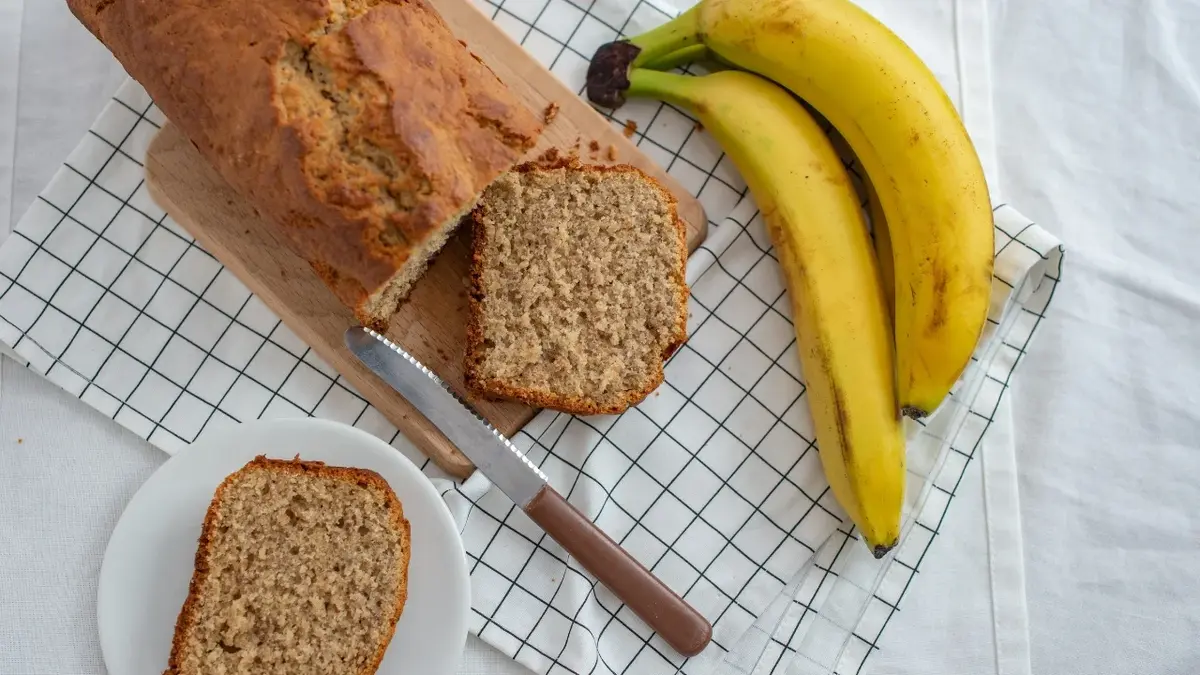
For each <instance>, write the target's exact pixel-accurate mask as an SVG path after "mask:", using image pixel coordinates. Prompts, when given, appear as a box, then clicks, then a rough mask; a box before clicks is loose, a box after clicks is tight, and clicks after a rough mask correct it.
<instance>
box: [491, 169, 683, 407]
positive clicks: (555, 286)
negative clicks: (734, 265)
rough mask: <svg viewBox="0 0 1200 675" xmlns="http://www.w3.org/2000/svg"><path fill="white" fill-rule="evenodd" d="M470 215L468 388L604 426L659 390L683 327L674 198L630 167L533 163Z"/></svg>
mask: <svg viewBox="0 0 1200 675" xmlns="http://www.w3.org/2000/svg"><path fill="white" fill-rule="evenodd" d="M474 217H475V255H474V280H473V281H474V296H473V298H472V317H471V326H470V336H469V339H468V355H467V381H468V386H470V387H471V388H472V389H473V390H475V391H476V392H477V393H481V394H484V395H490V396H493V397H504V398H515V399H518V400H522V401H525V402H527V403H529V404H531V405H536V406H544V407H552V408H556V409H560V410H566V411H569V412H576V413H580V414H596V413H617V412H620V411H622V410H624V409H626V408H628V407H629V406H630V405H632V404H634V403H636V402H638V401H640V400H642V399H643V398H645V396H646V395H647V394H649V393H650V392H651V391H652V390H654V388H656V387H657V386H658V385H659V384H661V382H662V378H663V359H664V358H666V357H667V356H669V355H670V353H671V352H672V351H674V350H675V349H676V348H677V347H678V346H679V345H680V344H682V342H683V340H684V339H685V337H686V321H687V319H686V317H687V313H686V312H687V286H686V282H685V276H684V275H685V269H684V266H685V263H686V256H687V250H686V245H685V242H684V230H683V223H682V221H680V220H679V219H678V217H677V215H676V212H675V201H674V199H673V198H672V197H671V195H670V193H668V192H667V191H666V190H664V189H663V188H662V187H661V186H659V185H658V183H657V182H655V181H654V180H653V179H651V178H649V177H648V176H646V175H645V174H643V173H642V172H640V171H638V170H637V169H634V168H633V167H629V166H616V167H597V166H580V165H578V164H569V165H567V166H557V167H550V168H545V167H541V166H538V165H524V166H522V167H519V168H518V170H515V171H513V172H510V173H508V174H506V175H504V176H503V177H501V178H500V179H499V180H498V181H497V182H496V183H494V184H493V185H492V186H490V187H489V188H488V189H487V191H485V193H484V197H483V199H482V201H481V203H480V206H479V207H478V208H477V209H476V210H475V213H474Z"/></svg>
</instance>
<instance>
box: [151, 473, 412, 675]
mask: <svg viewBox="0 0 1200 675" xmlns="http://www.w3.org/2000/svg"><path fill="white" fill-rule="evenodd" d="M408 560H409V526H408V521H407V520H405V519H404V511H403V509H402V507H401V505H400V502H399V501H398V500H397V499H396V495H395V494H394V493H393V492H392V489H391V487H390V486H388V484H387V482H386V481H384V479H383V478H382V477H380V476H379V474H377V473H375V472H373V471H367V470H364V469H349V468H340V467H330V466H325V465H324V464H322V463H321V462H304V461H300V460H299V459H297V460H294V461H286V460H273V459H266V458H265V457H258V458H256V459H254V460H253V461H251V462H250V463H249V464H247V465H246V466H244V467H243V468H241V469H240V470H238V471H237V472H235V473H233V474H231V475H230V476H229V477H227V478H226V479H225V480H224V481H223V482H222V483H221V485H220V486H219V487H218V488H217V490H216V494H215V495H214V496H213V500H212V503H211V505H210V506H209V509H208V515H207V516H206V517H205V518H204V527H203V530H202V531H201V534H200V545H199V548H198V550H197V551H196V569H195V571H194V572H193V575H192V581H191V585H190V587H189V589H188V596H187V600H186V601H185V602H184V604H183V609H182V611H180V613H179V619H178V621H177V622H176V626H175V639H174V642H173V643H172V645H171V656H170V660H169V662H168V668H167V670H166V675H254V674H257V673H325V674H327V675H369V674H370V673H374V672H375V670H376V669H377V668H378V667H379V662H380V661H382V660H383V655H384V652H385V651H386V650H387V645H388V642H389V641H391V639H392V634H393V632H394V631H395V628H396V622H397V621H398V620H399V618H400V613H401V611H402V610H403V609H404V601H405V599H406V597H407V592H408Z"/></svg>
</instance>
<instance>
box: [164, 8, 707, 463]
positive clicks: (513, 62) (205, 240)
mask: <svg viewBox="0 0 1200 675" xmlns="http://www.w3.org/2000/svg"><path fill="white" fill-rule="evenodd" d="M431 2H432V4H433V5H434V6H435V7H436V8H437V9H438V11H440V12H441V14H442V16H443V17H445V19H446V21H447V23H449V25H450V27H451V29H452V30H453V31H454V33H455V34H456V35H457V36H458V37H459V38H461V39H463V40H464V41H466V42H467V44H468V46H469V47H470V49H471V50H472V51H473V52H475V53H476V54H477V55H478V56H480V57H481V58H482V59H483V60H484V61H485V62H486V63H487V65H488V66H489V67H490V68H491V69H492V70H493V71H495V73H496V75H497V76H499V77H500V79H501V80H503V81H504V82H505V83H506V84H507V85H508V86H509V87H510V88H511V89H512V91H513V92H514V93H515V94H516V95H517V96H518V97H520V98H521V99H522V100H524V101H525V103H526V104H528V106H529V107H530V109H532V110H534V111H542V110H544V109H545V108H546V107H547V105H549V104H550V103H551V102H554V103H557V104H558V106H559V112H558V114H557V116H556V117H555V118H554V119H553V121H552V122H551V123H550V124H548V125H547V126H546V130H545V132H544V133H543V135H542V138H541V141H540V142H539V143H538V146H537V147H536V148H534V149H533V151H531V152H530V154H529V156H528V159H533V158H535V157H537V156H538V155H540V154H541V153H542V152H544V151H545V150H547V149H548V148H550V147H556V148H559V149H560V150H563V151H567V150H571V149H575V148H576V147H578V146H579V145H582V148H581V150H580V156H581V158H582V159H584V160H585V161H597V162H604V163H609V160H608V157H607V155H608V152H607V149H608V146H610V145H612V146H614V147H615V154H616V161H617V162H621V163H627V164H632V165H634V166H637V167H639V168H641V169H643V170H644V171H646V172H647V173H649V174H651V175H653V176H655V177H656V178H658V179H659V180H660V181H662V182H663V184H664V185H666V186H667V187H668V188H669V189H670V190H671V191H672V192H673V193H674V194H675V196H676V198H677V199H678V200H679V213H680V216H681V217H683V219H684V220H685V221H686V223H687V226H688V250H694V249H695V247H696V246H698V245H699V243H700V242H701V241H702V240H703V239H704V235H705V232H706V224H707V221H706V220H705V217H704V211H703V209H702V208H701V206H700V204H699V203H698V202H697V201H696V200H695V199H694V198H693V197H692V196H691V194H689V193H688V192H687V190H685V189H684V188H683V187H682V186H681V185H679V184H678V183H677V182H676V181H675V180H674V179H673V178H671V177H670V176H668V175H667V174H666V172H665V171H664V170H663V169H662V168H661V167H659V166H657V165H656V164H654V163H653V162H652V161H651V160H650V159H649V158H647V157H646V156H645V155H643V154H642V153H641V152H640V151H639V150H638V149H637V148H636V147H635V146H634V145H633V144H632V143H631V142H630V141H629V140H628V139H626V138H625V137H624V135H623V134H622V133H621V132H620V131H619V130H617V129H615V128H614V127H613V126H612V125H611V124H610V123H609V122H608V121H607V120H605V119H604V118H603V117H601V116H600V115H599V114H597V113H596V111H595V110H593V109H592V108H591V106H589V105H588V104H587V103H585V102H584V101H583V100H582V99H580V98H579V97H578V96H577V95H575V94H574V93H573V92H571V91H570V90H569V89H567V88H566V87H565V86H563V84H562V83H561V82H560V81H559V80H558V78H557V77H555V76H554V75H552V74H551V73H550V72H549V71H547V70H546V69H545V68H544V67H542V65H541V64H539V63H538V62H537V61H535V60H534V59H533V57H531V56H530V55H529V54H528V53H527V52H525V50H524V49H523V48H522V47H521V46H520V45H518V44H517V43H515V42H513V41H512V40H511V39H510V38H509V37H508V36H507V35H506V34H505V33H504V32H503V31H501V30H500V28H498V27H497V26H496V25H495V24H494V23H492V21H491V20H490V19H489V18H487V17H486V16H484V15H483V14H482V13H480V12H479V11H478V10H477V9H476V8H475V6H474V5H472V4H470V0H431ZM593 140H595V141H596V142H597V144H598V145H599V147H600V152H598V153H593V152H592V151H590V149H589V145H590V142H591V141H593ZM146 183H147V186H148V187H149V190H150V193H151V195H153V197H154V199H155V200H156V201H158V203H159V205H160V206H162V208H163V209H165V210H166V211H167V212H168V213H170V214H171V217H172V218H174V219H175V220H176V221H177V222H178V223H179V224H180V225H182V226H183V227H184V228H186V229H187V231H188V232H190V233H191V234H192V236H193V237H195V238H196V240H197V241H198V242H200V244H201V245H202V246H204V248H205V249H206V250H208V251H209V252H210V253H212V254H213V255H214V256H216V257H217V259H219V260H220V261H221V262H222V263H224V265H225V266H226V267H227V268H229V270H230V271H231V272H233V273H234V274H236V275H237V276H238V278H239V279H241V281H242V282H243V283H244V284H246V286H247V287H248V288H249V289H250V290H251V291H253V292H254V293H255V294H256V295H258V296H259V297H260V298H261V299H262V301H263V302H264V303H266V305H267V306H268V307H270V308H271V309H272V310H273V311H274V312H275V313H276V314H277V315H278V316H279V318H280V319H281V320H283V322H284V323H285V324H287V326H288V328H290V329H292V331H293V332H294V333H295V334H296V335H297V337H299V338H300V339H302V340H304V342H305V343H307V344H308V345H309V346H311V347H312V349H313V351H315V352H316V353H317V355H318V356H320V357H321V358H322V359H324V360H325V361H326V362H327V363H329V365H330V366H332V367H333V368H335V369H336V370H337V371H338V372H339V373H341V374H342V376H343V377H344V378H345V379H346V380H347V381H348V382H349V383H350V384H351V385H352V386H354V387H355V388H356V389H357V390H358V391H359V392H360V393H361V394H362V395H363V396H364V397H365V398H366V399H367V400H368V401H369V402H370V403H371V404H372V405H374V406H375V407H376V408H378V409H379V411H380V412H382V413H383V414H384V416H386V417H387V418H388V419H389V420H390V421H391V422H392V424H394V425H396V427H397V428H398V429H399V430H400V431H401V432H402V433H404V435H405V436H407V437H408V438H409V439H410V440H411V441H412V442H413V443H414V444H416V445H417V447H419V448H420V449H421V450H422V451H423V452H425V454H427V455H428V456H429V457H430V458H432V459H433V461H434V462H435V463H437V465H438V466H439V467H441V468H442V469H443V470H445V471H446V472H447V473H449V474H451V475H453V476H456V477H459V478H465V477H466V476H467V475H469V474H470V473H471V471H472V470H473V469H474V467H473V466H472V465H471V463H470V461H468V460H467V458H466V457H465V456H463V454H462V453H461V452H459V451H458V449H457V448H455V447H454V446H453V445H451V443H450V442H449V441H448V440H447V439H446V437H445V436H443V435H442V434H441V432H439V431H438V430H437V429H436V428H434V427H433V425H432V424H431V423H429V421H428V420H426V419H425V418H424V417H422V416H421V415H420V414H419V413H418V412H416V410H415V409H414V408H413V407H412V406H411V405H409V403H408V402H407V401H405V400H404V399H403V398H402V397H401V396H400V395H399V394H397V393H396V392H395V391H394V390H393V389H391V388H390V387H389V386H388V385H386V384H384V382H383V381H382V380H380V379H378V378H377V377H375V375H374V374H372V373H371V372H370V371H368V370H367V369H366V368H365V367H363V366H362V365H361V364H360V363H359V362H358V360H357V359H355V358H354V356H353V355H351V354H350V353H349V352H348V351H347V350H346V348H345V346H344V345H343V343H342V334H343V333H344V332H345V330H346V328H348V327H350V326H352V325H355V323H356V322H355V321H354V317H353V314H352V313H351V312H350V310H349V309H347V308H346V307H344V306H342V304H341V303H340V302H338V300H337V299H336V298H335V297H334V296H333V294H332V293H330V292H329V290H327V289H326V288H325V286H324V285H323V284H322V283H321V282H320V281H319V280H318V279H317V278H316V276H315V275H314V274H313V272H312V270H311V269H310V268H309V266H308V265H307V264H306V263H305V262H304V261H303V260H301V259H300V258H298V257H297V256H296V255H294V254H293V253H291V251H290V249H289V248H288V247H287V245H286V243H285V240H284V238H283V235H282V233H280V232H279V231H278V230H277V229H276V227H275V226H274V225H272V224H270V223H267V222H265V221H263V220H261V219H260V218H259V217H258V216H257V215H255V213H254V210H253V209H252V208H251V207H250V205H249V204H248V203H247V202H246V201H244V200H243V199H242V198H241V197H240V196H239V195H238V194H237V193H236V192H234V191H233V189H232V188H230V187H229V185H228V184H227V183H225V181H224V180H223V179H222V178H221V177H220V176H219V175H218V174H217V173H216V171H215V170H214V169H213V168H212V166H211V165H209V164H208V162H206V161H205V160H204V159H203V158H202V157H201V156H200V154H199V153H198V152H197V151H196V149H195V147H194V146H193V145H192V144H191V142H190V141H188V140H187V139H186V138H185V137H184V136H183V135H182V134H181V133H180V132H179V131H178V130H177V129H176V128H175V127H173V126H171V125H167V126H166V127H164V128H163V129H162V131H160V132H159V133H158V135H157V137H156V138H155V139H154V141H153V142H152V143H151V145H150V148H149V150H148V152H147V155H146ZM469 250H470V239H469V233H468V232H466V231H465V230H464V231H460V232H459V233H458V235H456V236H455V237H453V238H452V239H451V241H450V242H449V244H447V246H446V248H445V249H443V251H442V252H441V253H440V254H439V255H438V256H437V258H436V259H435V260H434V262H433V264H432V265H431V266H430V269H429V271H428V272H427V273H426V274H425V276H424V277H423V278H422V279H421V281H420V282H419V283H418V284H417V285H416V287H415V289H414V290H413V293H412V295H411V297H410V301H409V302H408V303H407V304H406V305H404V307H403V308H402V309H401V310H400V312H399V313H397V314H396V315H395V316H394V317H393V318H392V322H391V328H390V330H389V331H388V336H389V337H390V338H391V339H393V340H395V341H396V342H398V343H399V344H401V345H403V346H404V347H405V349H407V350H408V351H409V352H411V353H412V354H413V355H414V356H416V357H417V358H418V359H419V360H420V361H421V362H422V363H424V364H426V365H427V366H429V367H430V368H431V369H433V370H434V372H436V373H437V374H438V375H440V376H441V377H442V378H443V379H444V380H446V381H447V382H448V383H450V385H451V386H452V387H454V388H455V389H456V390H458V391H459V393H460V394H465V390H464V388H463V380H462V359H463V346H464V337H465V326H466V308H467V290H468V276H467V271H468V251H469ZM471 402H472V404H473V405H474V406H475V407H476V409H477V410H478V411H479V412H480V413H481V414H483V415H484V416H485V417H487V418H488V420H490V421H491V422H492V424H494V425H495V426H496V427H497V428H498V429H500V430H501V431H502V432H503V433H505V434H509V435H511V434H513V433H514V432H516V431H517V430H518V429H520V428H521V426H523V425H524V424H525V423H526V422H528V421H529V420H530V419H531V418H532V417H533V415H534V413H535V412H536V411H534V410H533V409H531V408H529V407H527V406H524V405H519V404H514V403H498V402H491V401H478V400H472V401H471Z"/></svg>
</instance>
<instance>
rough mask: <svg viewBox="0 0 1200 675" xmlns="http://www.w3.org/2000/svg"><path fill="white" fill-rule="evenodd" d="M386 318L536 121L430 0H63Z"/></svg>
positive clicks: (252, 195) (345, 291)
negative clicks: (427, 0) (252, 0)
mask: <svg viewBox="0 0 1200 675" xmlns="http://www.w3.org/2000/svg"><path fill="white" fill-rule="evenodd" d="M68 5H69V6H70V8H71V11H72V12H73V13H74V14H75V16H76V17H78V18H79V20H80V21H82V22H83V24H84V25H85V26H86V27H87V28H88V29H89V30H90V31H91V32H92V33H93V34H95V35H96V37H98V38H99V39H100V40H101V42H103V43H104V44H105V45H106V46H107V47H108V48H109V49H110V50H111V51H112V52H113V54H114V55H116V57H117V59H118V60H119V61H120V62H121V64H122V65H123V66H124V67H125V69H126V70H127V71H128V72H129V73H130V74H131V75H132V76H133V77H134V78H135V79H137V80H138V81H139V82H140V83H141V84H142V85H143V86H144V87H145V88H146V91H147V92H149V94H150V95H151V97H153V98H154V100H155V102H156V103H157V104H158V105H159V107H160V108H161V109H162V110H163V112H164V113H165V114H166V116H167V117H168V118H169V119H170V120H171V121H172V122H173V123H175V124H176V125H178V126H179V127H180V129H181V130H182V131H183V132H184V133H185V134H186V135H187V136H188V137H189V138H190V139H191V140H192V142H193V143H195V144H196V146H197V147H198V148H199V150H200V152H201V153H202V154H203V155H204V156H205V157H207V158H208V160H209V161H211V162H212V163H213V165H214V166H215V167H216V168H217V169H218V171H219V172H220V173H221V174H222V175H223V176H224V177H225V179H226V180H227V181H229V183H230V184H231V185H233V187H234V188H235V189H237V190H238V191H239V192H241V193H242V194H243V195H245V196H246V197H247V198H248V199H249V200H250V202H251V203H252V204H254V205H255V207H256V208H257V209H258V210H259V211H260V212H261V213H262V214H263V215H264V216H266V217H267V218H269V219H270V220H273V221H274V222H276V223H278V224H280V225H281V226H282V228H283V230H284V231H285V232H286V234H287V236H288V238H289V240H290V241H291V242H292V243H293V245H294V246H293V247H294V249H295V250H296V252H297V253H298V254H299V255H300V256H301V257H303V258H304V259H306V260H307V261H308V262H309V263H310V264H311V265H312V267H313V269H314V270H315V271H316V272H317V274H318V275H319V276H320V277H321V278H322V279H323V280H324V281H325V283H326V284H328V286H329V287H330V288H331V289H332V290H333V291H334V292H335V293H336V294H337V296H338V297H339V298H340V299H341V300H342V302H344V303H346V304H347V305H349V306H350V307H352V308H353V309H354V310H355V313H356V316H357V317H358V319H359V321H361V322H362V323H364V324H367V325H372V326H374V327H376V328H381V327H383V326H385V325H386V323H387V320H388V319H389V317H390V316H391V314H392V313H393V311H394V310H395V308H396V306H397V305H398V304H399V302H400V301H401V300H403V299H404V297H405V296H406V295H407V294H408V291H409V289H410V288H411V287H412V285H413V282H414V281H416V279H417V278H419V277H420V275H421V273H422V272H423V271H424V269H425V266H426V265H427V263H428V260H429V258H430V257H431V256H432V255H433V254H434V253H436V252H437V251H438V250H439V249H440V248H441V246H442V244H443V243H444V242H445V240H446V238H447V236H448V235H449V234H450V232H451V231H452V230H453V229H454V227H455V225H456V224H457V223H458V221H459V220H460V218H461V217H462V216H463V215H465V214H466V213H468V212H470V210H471V208H472V207H473V206H474V204H475V202H476V200H477V198H478V196H479V194H480V193H481V192H482V191H483V189H484V187H486V186H487V185H488V184H489V183H490V182H491V181H492V180H493V179H495V178H496V177H497V176H499V175H500V174H501V173H502V172H503V171H505V170H506V169H508V168H510V167H511V166H512V165H513V164H514V163H516V161H517V160H518V159H519V158H520V157H521V156H522V155H523V154H524V153H525V152H526V151H528V150H529V149H531V148H532V147H533V145H534V143H535V141H536V139H537V136H538V135H539V134H540V133H541V124H540V122H539V121H538V119H537V118H536V117H535V115H534V114H533V113H532V112H531V111H529V110H528V109H526V108H525V107H524V106H523V105H522V104H521V103H520V102H519V101H518V100H517V99H516V98H515V97H514V96H513V95H512V94H511V93H510V92H509V91H508V90H507V88H506V87H505V86H504V84H503V83H501V82H500V80H499V79H498V78H497V77H496V76H495V74H494V73H492V72H491V70H489V69H488V68H487V66H485V65H484V64H483V63H482V62H481V61H480V60H478V58H476V57H475V56H474V55H473V54H471V53H470V52H469V51H468V50H467V48H466V46H465V45H464V44H463V43H460V42H459V41H458V40H457V39H456V38H455V37H454V35H453V34H452V33H451V32H450V29H449V28H448V27H447V25H446V24H445V22H444V21H443V19H442V18H441V16H440V15H438V14H437V12H436V11H434V10H433V9H432V8H431V7H430V6H429V5H428V4H427V3H426V2H425V0H262V1H261V2H242V1H241V0H205V1H204V2H193V1H191V0H155V1H152V2H151V1H148V0H68Z"/></svg>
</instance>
